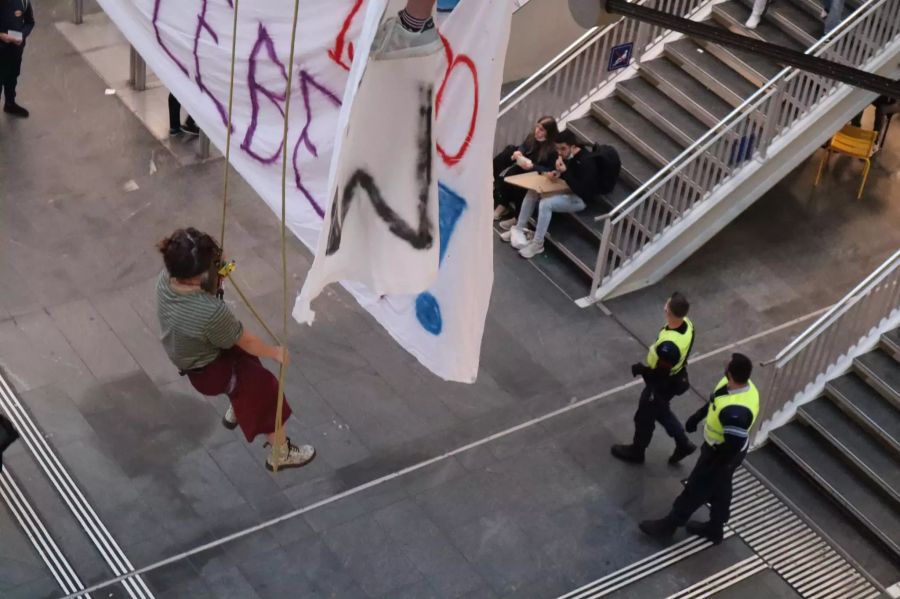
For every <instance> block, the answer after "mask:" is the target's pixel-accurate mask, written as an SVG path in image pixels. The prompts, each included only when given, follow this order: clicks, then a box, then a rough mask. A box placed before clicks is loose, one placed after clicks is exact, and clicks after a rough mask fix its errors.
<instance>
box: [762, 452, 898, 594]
mask: <svg viewBox="0 0 900 599" xmlns="http://www.w3.org/2000/svg"><path fill="white" fill-rule="evenodd" d="M744 465H745V467H746V468H747V469H748V470H750V471H751V472H753V473H754V474H755V475H756V476H757V477H759V478H760V479H762V480H763V482H765V483H766V485H767V486H768V487H769V488H770V489H772V490H773V492H775V494H777V495H779V496H781V498H782V499H784V500H785V501H786V502H787V503H788V504H789V505H791V506H792V507H793V508H794V510H795V511H797V512H798V513H799V514H800V515H801V516H802V517H803V518H804V519H805V520H806V521H807V522H809V523H810V524H812V525H813V526H814V527H815V528H817V529H818V530H819V531H821V532H822V534H824V535H825V536H826V537H827V539H828V540H830V541H831V542H832V543H833V544H834V545H835V546H836V547H838V548H840V549H841V550H842V551H843V553H844V554H845V555H848V556H849V557H850V558H851V559H853V560H854V561H855V562H856V563H857V564H858V565H859V566H860V567H861V568H862V569H863V570H864V571H865V572H866V573H868V574H869V576H871V577H872V578H874V579H875V580H877V581H878V582H879V583H881V585H882V586H883V587H888V586H890V585H892V584H894V583H895V582H897V572H898V570H900V559H898V558H896V557H895V556H893V555H892V554H891V553H890V552H889V551H888V550H887V548H885V547H883V546H882V545H881V543H879V542H878V541H877V540H875V539H873V538H872V537H871V536H870V535H869V534H867V533H866V532H865V531H864V530H862V529H861V527H860V526H859V523H858V522H856V520H855V519H854V518H853V517H852V516H850V515H849V514H847V513H846V512H845V511H844V510H843V509H841V508H840V507H838V505H837V504H836V503H834V502H833V501H831V500H830V499H829V497H828V495H826V494H825V493H822V492H821V491H820V490H819V488H818V487H817V486H816V484H815V483H813V482H812V481H810V480H809V479H808V478H806V477H805V476H797V465H796V464H795V463H794V462H793V461H792V460H791V459H790V458H789V457H788V456H786V455H785V454H784V453H783V452H782V451H781V450H780V449H779V448H778V447H777V446H776V445H775V444H774V443H767V444H766V445H765V446H764V447H762V448H760V449H757V450H756V451H752V452H750V454H749V455H748V456H747V459H746V461H745V462H744Z"/></svg>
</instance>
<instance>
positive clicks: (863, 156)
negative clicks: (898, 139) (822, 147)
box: [813, 125, 878, 200]
mask: <svg viewBox="0 0 900 599" xmlns="http://www.w3.org/2000/svg"><path fill="white" fill-rule="evenodd" d="M877 135H878V134H877V133H875V132H874V131H869V130H868V129H860V128H859V127H853V126H851V125H847V126H845V127H844V128H843V129H841V130H840V131H838V132H837V133H836V134H835V136H834V137H832V138H831V143H830V144H828V148H827V149H826V152H825V155H824V156H822V162H821V163H820V164H819V173H818V174H817V175H816V182H815V184H814V185H813V186H814V187H815V186H817V185H818V184H819V180H820V179H821V178H822V171H823V170H824V169H825V165H826V164H827V163H828V161H829V160H830V158H831V153H832V152H835V153H838V154H844V155H846V156H850V157H852V158H859V159H860V160H862V161H864V162H865V163H866V167H865V168H864V169H863V180H862V185H860V186H859V195H857V196H856V199H857V200H858V199H860V198H862V194H863V190H864V189H865V188H866V181H867V180H868V179H869V169H870V168H872V153H873V151H874V149H875V138H876V136H877Z"/></svg>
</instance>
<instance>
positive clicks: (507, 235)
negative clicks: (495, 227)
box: [500, 231, 512, 243]
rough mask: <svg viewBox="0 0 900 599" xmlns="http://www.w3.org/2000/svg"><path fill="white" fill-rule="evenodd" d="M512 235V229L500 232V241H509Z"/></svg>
mask: <svg viewBox="0 0 900 599" xmlns="http://www.w3.org/2000/svg"><path fill="white" fill-rule="evenodd" d="M510 237H512V231H504V232H502V233H500V241H505V242H506V243H509V238H510Z"/></svg>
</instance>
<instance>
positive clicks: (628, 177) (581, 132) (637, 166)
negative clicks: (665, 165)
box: [566, 116, 659, 187]
mask: <svg viewBox="0 0 900 599" xmlns="http://www.w3.org/2000/svg"><path fill="white" fill-rule="evenodd" d="M566 127H568V128H570V129H572V131H574V132H575V134H576V135H578V136H579V137H580V138H581V139H582V140H584V141H585V142H589V143H598V144H605V145H610V146H612V147H614V148H615V149H616V151H618V152H619V158H621V160H622V174H621V175H620V176H619V178H620V179H624V180H625V184H626V185H629V186H631V187H640V186H641V185H643V184H644V182H645V181H648V180H650V178H651V177H653V175H655V174H656V171H658V170H659V169H658V167H656V166H654V165H653V164H652V163H651V162H650V161H648V160H647V159H646V158H644V157H643V156H642V155H641V154H639V153H638V152H637V150H635V149H634V148H632V147H631V146H630V145H628V144H627V143H625V141H624V140H623V139H622V138H621V137H619V136H618V135H616V134H615V133H613V132H612V131H610V130H609V129H608V128H607V127H604V126H603V125H601V124H600V123H598V122H597V120H596V119H594V117H592V116H586V117H583V118H580V119H577V120H574V121H569V123H568V124H567V125H566Z"/></svg>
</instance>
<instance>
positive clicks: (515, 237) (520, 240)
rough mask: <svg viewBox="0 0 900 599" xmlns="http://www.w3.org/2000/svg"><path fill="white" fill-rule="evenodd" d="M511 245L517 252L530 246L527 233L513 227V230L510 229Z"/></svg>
mask: <svg viewBox="0 0 900 599" xmlns="http://www.w3.org/2000/svg"><path fill="white" fill-rule="evenodd" d="M509 243H510V245H511V246H513V247H514V248H515V249H517V250H521V249H522V248H523V247H525V246H526V245H528V237H527V236H526V235H525V231H523V230H522V229H520V228H519V227H513V228H512V229H510V230H509Z"/></svg>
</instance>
